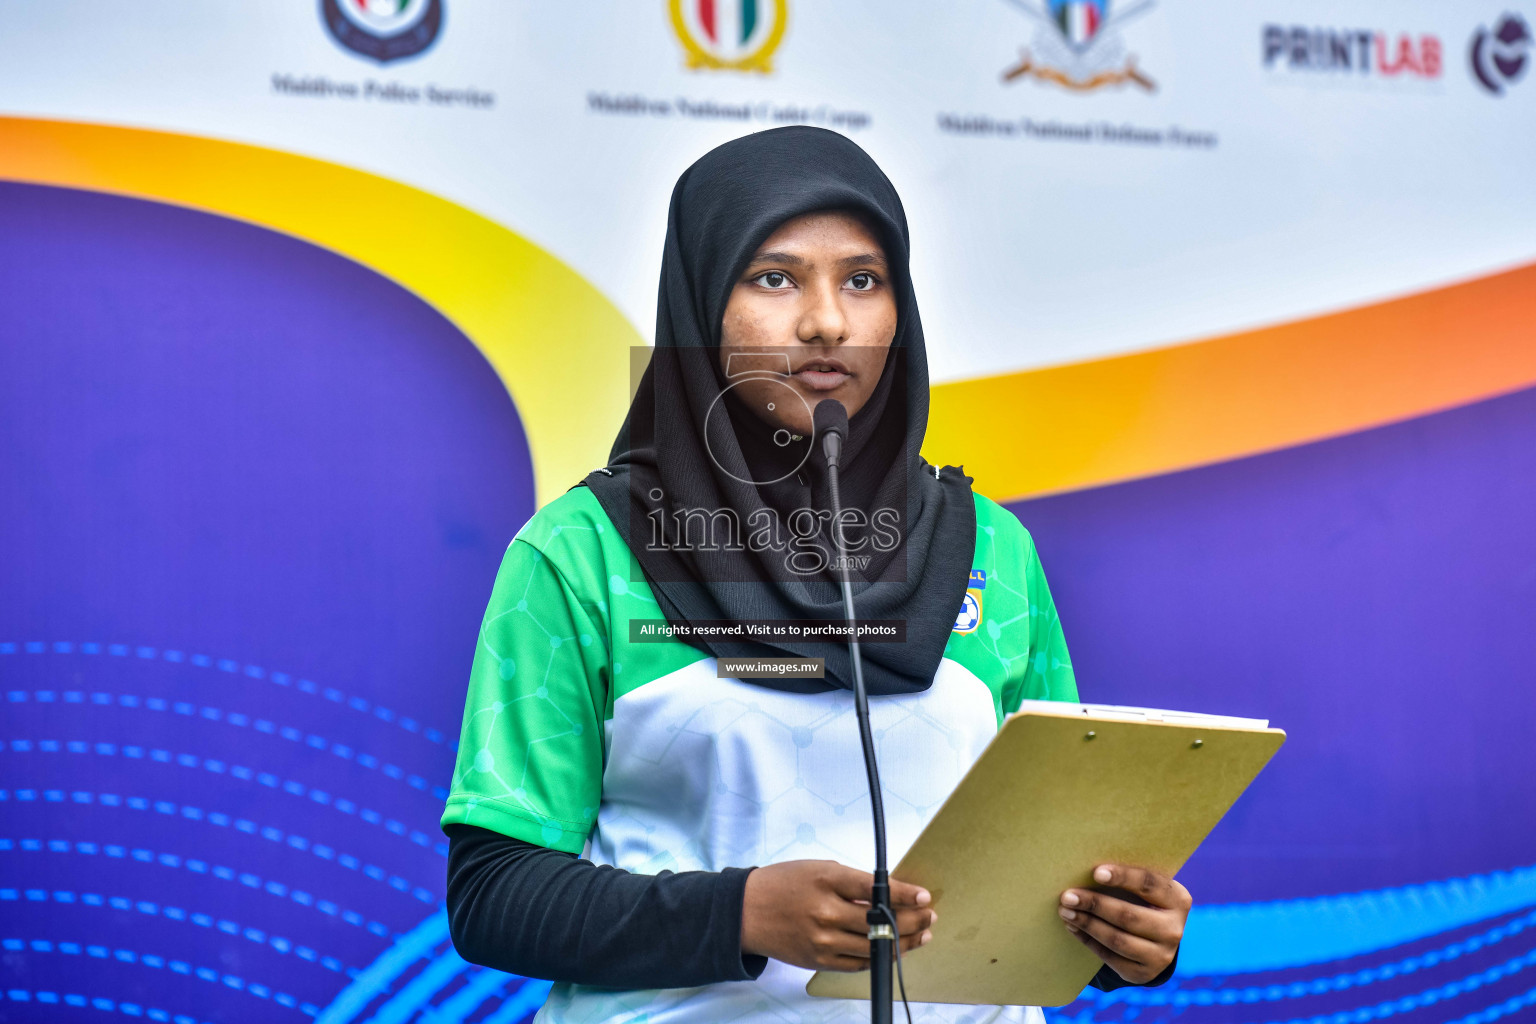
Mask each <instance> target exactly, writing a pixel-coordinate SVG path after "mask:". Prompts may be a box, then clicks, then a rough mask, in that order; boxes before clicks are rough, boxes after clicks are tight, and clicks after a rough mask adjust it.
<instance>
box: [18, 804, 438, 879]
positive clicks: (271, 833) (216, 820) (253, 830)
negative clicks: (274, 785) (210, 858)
mask: <svg viewBox="0 0 1536 1024" xmlns="http://www.w3.org/2000/svg"><path fill="white" fill-rule="evenodd" d="M65 798H66V795H65V793H64V791H63V790H59V789H45V790H42V791H41V792H39V791H37V790H33V789H18V790H6V789H0V803H5V802H8V801H10V800H16V801H18V802H21V803H29V802H32V801H36V800H44V801H51V802H53V803H63V802H64V800H65ZM68 799H69V800H70V802H72V803H76V804H99V805H101V806H103V807H126V808H128V809H129V810H135V811H151V810H153V811H154V812H155V813H157V814H164V815H166V816H168V817H180V818H184V819H186V820H187V821H205V822H208V823H209V824H211V825H216V826H218V827H220V828H232V829H234V830H235V831H236V832H239V833H242V834H244V835H248V836H252V837H255V836H260V837H261V838H263V839H266V840H267V841H269V842H273V843H279V844H282V845H286V846H289V847H291V848H292V849H295V850H307V851H308V852H310V853H312V854H314V855H315V856H316V857H319V858H320V859H321V860H325V861H331V862H333V863H336V864H340V865H341V866H342V867H344V868H348V869H349V870H352V871H357V872H360V873H362V874H363V875H366V876H367V877H368V878H371V879H373V880H374V881H376V882H379V883H382V884H385V885H388V886H389V887H390V888H391V889H394V890H395V891H396V892H402V893H409V894H410V895H411V896H414V897H415V898H416V899H417V900H419V901H421V902H422V903H429V904H436V903H437V902H438V901H437V897H435V896H433V895H432V893H431V892H429V891H428V890H427V889H426V888H424V887H422V886H419V885H417V886H414V887H413V886H412V884H411V883H410V882H408V881H406V880H405V879H404V878H401V877H400V876H399V875H391V874H390V873H389V872H387V871H385V870H384V869H383V868H381V867H379V866H378V865H376V864H366V863H364V862H363V861H361V860H359V859H358V858H357V857H354V856H352V855H351V854H349V853H340V852H337V851H336V850H334V849H332V848H331V847H329V846H327V845H326V844H324V843H317V842H311V841H310V840H309V839H306V838H305V837H304V836H300V835H294V834H292V833H286V832H284V831H283V830H282V829H279V828H274V827H273V826H271V825H265V826H263V825H258V824H257V823H256V822H254V821H251V820H249V819H248V818H236V817H233V816H231V815H228V814H225V813H223V812H222V811H205V810H203V809H202V808H200V807H191V806H188V805H185V804H177V803H174V802H173V801H170V800H151V799H149V798H147V797H142V796H130V797H123V796H119V795H118V794H116V793H91V792H86V791H83V790H75V791H73V792H71V793H69V794H68ZM422 845H425V844H422Z"/></svg>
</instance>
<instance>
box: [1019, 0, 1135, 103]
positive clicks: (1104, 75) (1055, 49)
mask: <svg viewBox="0 0 1536 1024" xmlns="http://www.w3.org/2000/svg"><path fill="white" fill-rule="evenodd" d="M1010 2H1011V3H1012V4H1013V5H1014V6H1015V7H1017V8H1018V9H1019V10H1021V11H1023V12H1024V13H1025V14H1027V15H1028V16H1029V17H1030V18H1031V19H1032V20H1034V22H1035V23H1036V26H1037V28H1036V31H1035V37H1034V39H1033V41H1032V42H1031V45H1030V48H1026V49H1024V50H1022V51H1021V52H1020V55H1019V57H1020V59H1019V63H1018V64H1016V65H1014V66H1013V67H1011V68H1008V69H1007V70H1005V71H1004V72H1003V81H1005V82H1013V81H1017V80H1018V79H1020V78H1034V79H1036V80H1038V81H1042V82H1048V83H1050V84H1052V85H1057V86H1060V87H1061V88H1063V89H1070V90H1072V91H1074V92H1091V91H1092V90H1094V89H1102V88H1104V87H1105V86H1110V85H1137V86H1140V87H1141V88H1142V89H1145V90H1146V91H1148V92H1151V91H1153V90H1154V89H1156V88H1157V84H1156V83H1155V82H1153V81H1152V79H1151V78H1148V77H1147V75H1146V74H1144V73H1143V72H1142V71H1141V69H1140V68H1138V67H1137V66H1136V58H1135V56H1134V55H1131V54H1128V53H1127V51H1126V48H1125V42H1124V40H1123V39H1122V37H1121V34H1120V31H1121V29H1122V28H1123V27H1124V26H1125V24H1126V23H1127V22H1129V21H1130V20H1131V19H1133V18H1136V17H1138V16H1139V15H1142V14H1145V13H1146V12H1147V11H1148V10H1150V9H1151V8H1152V0H1139V2H1138V0H1131V2H1129V3H1123V2H1118V0H1010Z"/></svg>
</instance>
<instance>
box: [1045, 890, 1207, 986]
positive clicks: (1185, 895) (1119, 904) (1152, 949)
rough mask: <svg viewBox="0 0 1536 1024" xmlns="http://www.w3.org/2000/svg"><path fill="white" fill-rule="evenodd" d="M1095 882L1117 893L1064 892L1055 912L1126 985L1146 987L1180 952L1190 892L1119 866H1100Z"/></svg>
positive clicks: (1077, 937)
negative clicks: (1180, 941)
mask: <svg viewBox="0 0 1536 1024" xmlns="http://www.w3.org/2000/svg"><path fill="white" fill-rule="evenodd" d="M1093 880H1094V881H1095V882H1097V883H1099V884H1100V885H1104V886H1108V887H1109V888H1110V889H1114V890H1119V891H1120V892H1119V894H1118V895H1111V894H1110V893H1107V892H1101V891H1098V890H1094V889H1068V890H1067V891H1066V892H1064V893H1062V894H1061V906H1059V907H1057V908H1056V910H1057V912H1058V913H1059V914H1061V919H1062V920H1063V921H1064V922H1066V925H1067V931H1069V932H1071V933H1072V935H1073V937H1074V938H1076V939H1077V941H1079V942H1081V943H1082V944H1083V945H1085V946H1087V947H1088V948H1089V949H1091V950H1093V952H1094V953H1095V954H1096V955H1097V956H1098V958H1099V959H1100V960H1103V961H1104V962H1105V963H1106V964H1109V966H1110V967H1111V968H1113V969H1114V972H1115V973H1116V974H1118V975H1120V977H1122V978H1124V979H1125V980H1126V981H1129V982H1131V983H1133V984H1136V985H1144V984H1146V983H1147V982H1149V981H1151V980H1152V979H1153V978H1155V977H1157V976H1158V975H1159V974H1161V973H1162V972H1163V970H1164V969H1165V968H1166V967H1167V966H1168V965H1169V964H1171V963H1173V958H1174V956H1175V955H1176V954H1177V953H1178V951H1179V940H1180V939H1182V938H1183V937H1184V922H1185V920H1186V919H1187V918H1188V917H1189V907H1190V904H1191V903H1192V902H1193V900H1192V899H1191V898H1190V895H1189V890H1188V889H1186V888H1184V887H1183V886H1182V885H1180V884H1179V883H1178V882H1176V881H1175V880H1174V879H1172V878H1170V877H1169V876H1167V875H1163V874H1159V873H1157V872H1156V871H1149V870H1147V869H1146V868H1133V867H1125V866H1124V865H1121V864H1101V865H1099V866H1098V867H1097V868H1095V869H1094V872H1093ZM1124 897H1129V898H1124Z"/></svg>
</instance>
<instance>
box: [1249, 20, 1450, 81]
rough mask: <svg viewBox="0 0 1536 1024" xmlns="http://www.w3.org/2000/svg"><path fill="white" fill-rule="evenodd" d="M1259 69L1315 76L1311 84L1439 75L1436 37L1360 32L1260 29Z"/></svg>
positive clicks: (1284, 26)
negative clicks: (1261, 53)
mask: <svg viewBox="0 0 1536 1024" xmlns="http://www.w3.org/2000/svg"><path fill="white" fill-rule="evenodd" d="M1262 38H1263V48H1264V67H1265V69H1266V70H1268V71H1272V72H1287V73H1295V74H1298V75H1311V76H1316V77H1315V78H1314V80H1316V81H1343V80H1347V79H1359V78H1364V79H1381V80H1393V79H1395V80H1399V81H1412V80H1414V79H1419V80H1428V79H1435V78H1439V77H1440V71H1441V52H1442V50H1441V45H1440V39H1439V37H1438V36H1432V35H1419V36H1414V35H1413V34H1412V33H1409V32H1397V33H1387V32H1378V31H1375V30H1373V29H1364V28H1309V27H1307V26H1305V25H1291V26H1286V25H1265V26H1264V31H1263V37H1262Z"/></svg>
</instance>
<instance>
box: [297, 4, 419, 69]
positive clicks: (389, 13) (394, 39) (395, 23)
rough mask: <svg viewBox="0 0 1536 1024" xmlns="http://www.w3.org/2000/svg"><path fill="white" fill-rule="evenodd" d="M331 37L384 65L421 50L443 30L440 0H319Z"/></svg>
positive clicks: (323, 19) (321, 15) (321, 16)
mask: <svg viewBox="0 0 1536 1024" xmlns="http://www.w3.org/2000/svg"><path fill="white" fill-rule="evenodd" d="M320 18H321V20H322V21H324V22H325V27H326V29H327V30H328V31H329V32H330V33H331V38H333V39H335V40H336V42H338V43H339V44H341V45H342V46H343V47H345V48H346V49H348V50H351V51H352V52H353V53H355V54H357V55H358V56H360V57H366V58H368V59H369V60H373V61H377V62H378V63H380V64H388V63H390V62H391V61H397V60H404V59H405V58H407V57H415V56H416V55H417V54H420V53H423V52H425V51H426V50H427V49H428V48H430V47H431V46H432V44H433V43H435V42H437V37H438V34H439V33H440V32H442V30H443V0H320Z"/></svg>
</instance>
